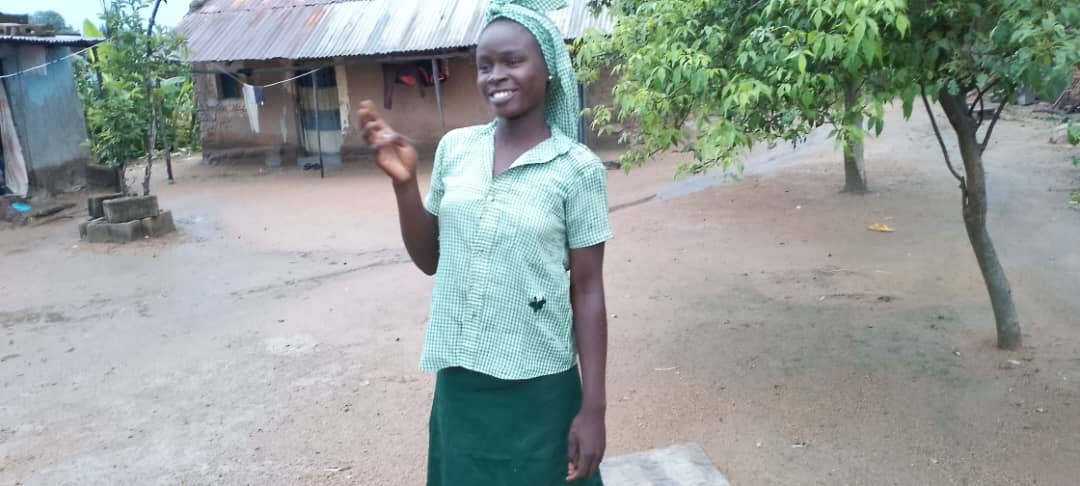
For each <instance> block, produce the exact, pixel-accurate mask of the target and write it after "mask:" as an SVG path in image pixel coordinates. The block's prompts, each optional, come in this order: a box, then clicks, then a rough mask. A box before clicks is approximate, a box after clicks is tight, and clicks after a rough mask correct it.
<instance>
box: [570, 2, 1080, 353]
mask: <svg viewBox="0 0 1080 486" xmlns="http://www.w3.org/2000/svg"><path fill="white" fill-rule="evenodd" d="M600 3H606V4H608V6H610V7H611V11H612V13H613V14H614V15H615V17H616V18H617V24H616V27H615V29H614V33H613V34H612V35H610V36H602V35H597V34H593V35H589V36H586V37H585V39H584V40H583V41H582V44H581V45H580V46H579V49H578V52H579V57H578V59H579V62H581V63H582V65H583V71H584V73H585V74H586V76H588V75H589V74H590V70H591V69H595V68H596V67H597V66H600V65H604V64H605V63H608V64H611V65H615V66H616V70H617V72H618V74H619V75H620V76H621V78H620V80H619V82H618V84H617V86H616V88H615V91H614V107H611V108H609V107H600V108H599V109H596V110H595V111H594V113H593V116H594V123H595V124H598V125H603V124H605V123H608V122H609V121H610V120H611V118H612V112H613V110H614V111H616V112H617V116H618V118H619V119H620V120H627V119H632V120H634V121H636V122H637V123H638V125H639V129H640V131H639V133H635V134H628V135H625V136H624V138H625V139H626V140H627V141H629V142H632V143H634V145H633V147H632V149H631V150H630V151H628V152H627V154H626V155H625V156H624V161H625V162H628V163H629V164H630V165H631V166H632V165H634V164H638V163H641V162H643V161H644V160H646V159H647V158H648V156H649V155H650V154H652V153H655V152H657V151H662V150H670V149H672V148H675V147H677V146H684V147H686V148H688V149H689V151H691V152H692V153H693V154H694V161H693V162H691V163H690V164H687V167H685V168H683V170H688V171H690V172H698V171H701V170H705V169H708V168H711V167H723V168H724V169H730V168H733V167H734V168H736V169H738V168H740V167H739V162H738V157H739V155H741V153H742V152H743V150H744V149H746V148H748V147H750V146H751V145H752V144H753V143H755V142H766V143H775V142H776V141H777V140H797V139H798V138H799V137H800V136H802V135H803V134H805V133H806V130H807V129H808V128H810V127H812V126H814V125H815V124H814V123H813V122H812V120H814V117H815V116H819V117H827V115H826V114H824V113H822V112H821V111H820V110H821V108H822V106H823V105H824V106H832V103H827V102H826V103H822V102H820V101H816V100H835V99H837V98H838V97H839V96H840V95H839V93H843V92H844V90H845V87H849V86H851V85H850V84H845V83H842V82H840V81H842V79H843V78H842V76H844V75H847V74H849V73H862V74H864V77H863V78H862V79H861V80H859V81H858V83H859V86H869V87H871V88H872V90H873V92H874V93H875V95H874V97H873V99H872V101H871V103H870V106H871V110H870V112H869V117H868V126H869V127H870V128H871V129H873V130H874V131H880V130H882V128H883V121H882V117H881V115H880V113H881V111H880V110H881V108H882V107H883V106H882V102H883V101H885V100H887V99H891V98H892V97H894V96H898V97H899V98H900V99H901V100H902V101H903V107H904V114H905V116H910V115H911V112H912V109H913V106H914V103H915V100H916V98H918V97H923V101H924V103H925V105H926V107H927V108H928V109H929V108H930V99H936V100H937V101H938V102H939V105H940V107H941V109H942V110H943V111H944V113H945V114H946V116H947V118H948V120H949V124H950V125H951V126H952V128H953V130H954V132H955V136H956V139H957V142H958V145H959V149H960V150H959V156H960V160H961V161H962V164H963V166H962V167H961V168H959V169H957V167H956V166H954V165H953V164H952V158H951V157H950V155H949V151H948V150H947V147H946V145H945V143H944V140H943V138H942V136H941V132H940V130H938V128H937V125H936V123H935V124H934V126H935V132H936V133H937V134H938V141H939V143H940V146H941V148H942V150H943V154H944V155H945V161H946V165H947V167H948V169H949V172H950V173H951V174H952V175H953V176H954V177H956V178H957V179H958V181H959V182H960V190H961V195H962V209H963V216H964V224H965V228H966V230H967V233H968V236H969V240H970V242H971V245H972V248H973V250H974V252H975V256H976V260H977V262H978V264H979V268H980V270H981V271H982V275H983V279H984V281H985V283H986V286H987V290H988V293H989V295H990V301H991V307H992V308H993V312H994V319H995V324H996V329H997V342H998V346H999V347H1001V348H1004V349H1015V348H1018V347H1019V346H1020V345H1021V342H1022V335H1021V331H1020V324H1019V318H1018V317H1017V312H1016V308H1015V305H1014V303H1013V300H1012V294H1011V289H1010V287H1009V283H1008V279H1007V278H1006V276H1005V272H1004V270H1003V269H1002V266H1001V264H1000V262H999V261H998V258H997V255H996V253H995V251H994V247H993V243H992V242H991V239H990V235H989V232H988V231H987V227H986V217H987V193H986V175H985V170H984V168H983V162H982V153H983V151H984V150H985V149H986V147H987V146H988V143H989V141H990V137H991V135H992V134H993V130H994V125H995V124H996V123H997V120H998V119H999V118H1000V116H1001V113H1002V110H1003V109H1004V106H1005V104H1006V103H1007V102H1009V101H1010V100H1012V99H1013V97H1014V96H1015V93H1016V91H1017V88H1018V87H1019V86H1021V85H1026V86H1032V87H1035V88H1041V87H1044V86H1047V85H1049V84H1053V83H1056V82H1057V80H1059V79H1061V78H1062V77H1063V76H1065V75H1067V73H1069V72H1071V70H1072V69H1073V68H1074V67H1076V66H1078V65H1080V29H1077V28H1076V26H1077V25H1080V4H1077V3H1076V2H1063V1H1060V0H984V1H979V2H972V1H968V0H937V1H931V0H915V1H913V2H912V5H911V7H910V8H909V7H908V5H907V4H906V2H905V1H904V0H896V1H892V2H889V1H884V2H875V1H871V0H804V1H798V0H757V1H753V0H745V1H723V0H601V2H600ZM790 12H795V14H791V15H789V13H790ZM838 59H839V63H840V66H841V68H843V70H844V71H845V72H841V73H839V74H840V75H836V74H832V75H830V74H828V73H823V72H822V70H823V69H825V68H827V67H830V66H833V65H834V64H833V63H835V62H837V60H838ZM819 63H820V64H819ZM845 64H846V65H845ZM858 64H863V65H866V66H872V67H873V69H869V70H861V71H860V70H858V69H854V68H855V67H857V66H858ZM874 70H877V71H878V72H879V73H880V74H877V75H870V76H866V74H867V73H871V72H872V71H874ZM923 93H925V95H926V96H923ZM990 100H998V106H997V107H996V108H994V109H993V110H985V109H983V108H984V106H985V104H986V103H988V102H990ZM843 113H844V116H845V117H851V118H848V120H850V122H849V123H844V124H843V125H842V126H841V128H840V129H839V130H837V131H836V133H835V134H836V136H837V138H838V139H839V140H847V139H849V137H857V136H858V134H857V133H854V132H857V131H858V130H855V129H853V128H852V127H853V126H854V125H855V123H854V122H855V121H856V120H854V119H853V117H854V116H855V115H856V114H857V113H864V114H865V111H861V110H850V109H846V110H843ZM688 120H692V121H693V122H694V123H692V124H690V125H688V124H687V121H688Z"/></svg>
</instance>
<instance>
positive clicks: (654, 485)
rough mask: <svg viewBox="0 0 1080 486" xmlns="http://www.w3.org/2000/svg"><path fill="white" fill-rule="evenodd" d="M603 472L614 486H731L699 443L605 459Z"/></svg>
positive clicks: (607, 481) (601, 469) (602, 467)
mask: <svg viewBox="0 0 1080 486" xmlns="http://www.w3.org/2000/svg"><path fill="white" fill-rule="evenodd" d="M600 473H601V474H602V475H603V477H604V484H610V485H612V486H616V485H617V486H731V483H729V482H728V480H727V478H725V477H724V475H723V474H721V473H720V471H719V470H717V469H716V466H714V465H713V464H712V462H711V461H710V460H709V457H708V456H706V455H705V451H704V450H702V449H701V446H699V445H697V444H677V445H674V446H671V447H668V448H666V449H654V450H651V451H647V452H641V453H637V454H630V455H626V456H620V457H612V458H610V459H605V460H604V462H603V463H602V464H600Z"/></svg>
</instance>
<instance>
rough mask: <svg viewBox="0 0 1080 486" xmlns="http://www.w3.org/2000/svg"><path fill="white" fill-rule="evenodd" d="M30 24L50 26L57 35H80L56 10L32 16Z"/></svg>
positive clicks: (36, 13)
mask: <svg viewBox="0 0 1080 486" xmlns="http://www.w3.org/2000/svg"><path fill="white" fill-rule="evenodd" d="M30 23H31V24H37V25H48V26H50V27H52V28H53V30H55V31H56V33H57V34H65V35H71V34H78V32H76V31H75V29H74V28H73V27H72V26H70V25H68V23H67V21H66V20H64V16H63V15H60V13H59V12H57V11H55V10H41V11H37V12H34V13H32V14H30Z"/></svg>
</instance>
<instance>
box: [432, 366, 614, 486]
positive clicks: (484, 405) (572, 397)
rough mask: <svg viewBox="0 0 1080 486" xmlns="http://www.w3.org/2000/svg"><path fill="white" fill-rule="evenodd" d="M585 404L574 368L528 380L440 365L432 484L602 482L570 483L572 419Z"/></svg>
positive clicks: (597, 483) (591, 485) (598, 484)
mask: <svg viewBox="0 0 1080 486" xmlns="http://www.w3.org/2000/svg"><path fill="white" fill-rule="evenodd" d="M579 408H581V378H580V377H579V376H578V370H577V368H576V367H574V368H571V369H570V370H567V371H564V372H562V373H558V374H554V375H549V376H541V377H539V378H533V379H530V380H500V379H498V378H494V377H492V376H488V375H485V374H483V373H477V372H474V371H469V370H466V369H463V368H447V369H444V370H442V371H439V373H438V375H437V378H436V382H435V400H434V403H433V404H432V407H431V423H430V428H431V429H430V442H429V444H428V480H427V486H562V485H567V484H572V485H573V486H602V484H603V483H602V481H601V480H600V477H599V476H597V477H594V478H592V479H589V480H586V481H578V482H575V483H567V482H566V469H567V459H566V449H567V444H566V441H567V436H568V434H569V433H570V423H571V422H572V421H573V420H574V417H575V416H576V415H577V413H578V409H579Z"/></svg>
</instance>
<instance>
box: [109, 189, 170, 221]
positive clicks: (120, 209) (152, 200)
mask: <svg viewBox="0 0 1080 486" xmlns="http://www.w3.org/2000/svg"><path fill="white" fill-rule="evenodd" d="M102 206H104V208H105V219H108V220H109V222H110V223H126V222H128V221H135V222H139V220H141V219H143V218H149V217H151V216H157V215H158V213H160V212H161V210H160V209H158V200H157V196H135V197H121V198H118V199H110V200H108V201H105V202H104V203H103V204H102Z"/></svg>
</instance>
